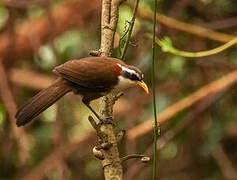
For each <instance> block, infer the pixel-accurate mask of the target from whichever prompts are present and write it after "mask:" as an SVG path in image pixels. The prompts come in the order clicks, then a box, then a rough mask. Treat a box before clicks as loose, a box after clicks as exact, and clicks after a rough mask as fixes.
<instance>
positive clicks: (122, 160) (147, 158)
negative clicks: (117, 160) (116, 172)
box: [121, 154, 150, 163]
mask: <svg viewBox="0 0 237 180" xmlns="http://www.w3.org/2000/svg"><path fill="white" fill-rule="evenodd" d="M129 159H140V160H141V162H143V163H147V162H149V161H150V157H149V156H145V155H141V154H131V155H127V156H125V157H123V158H121V162H122V163H123V162H125V161H127V160H129Z"/></svg>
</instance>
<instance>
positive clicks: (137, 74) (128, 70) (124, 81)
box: [117, 63, 149, 94]
mask: <svg viewBox="0 0 237 180" xmlns="http://www.w3.org/2000/svg"><path fill="white" fill-rule="evenodd" d="M117 66H118V67H119V68H120V71H119V76H118V79H119V82H118V85H117V88H119V89H123V88H127V87H129V86H132V85H139V86H140V87H142V88H143V89H144V91H145V92H146V93H147V94H149V89H148V87H147V85H146V83H145V82H144V81H143V78H144V75H143V73H142V72H141V71H140V70H139V69H138V68H136V67H134V66H129V65H126V64H119V63H117Z"/></svg>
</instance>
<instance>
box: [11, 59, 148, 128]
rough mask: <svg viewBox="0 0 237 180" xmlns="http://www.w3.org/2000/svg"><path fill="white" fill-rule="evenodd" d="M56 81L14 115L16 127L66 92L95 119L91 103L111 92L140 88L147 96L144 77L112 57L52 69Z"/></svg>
mask: <svg viewBox="0 0 237 180" xmlns="http://www.w3.org/2000/svg"><path fill="white" fill-rule="evenodd" d="M53 73H55V74H56V75H57V76H58V77H57V78H56V80H55V81H54V82H53V83H52V84H51V85H50V86H49V87H47V88H46V89H43V90H41V91H40V92H39V93H38V94H36V95H35V96H34V97H33V98H31V99H30V100H28V101H27V102H26V103H25V104H24V105H23V106H22V107H20V108H19V110H18V111H17V113H16V115H15V118H16V125H17V126H18V127H20V126H24V125H25V124H27V123H29V122H31V121H32V120H33V119H34V118H35V117H37V116H38V115H39V114H40V113H41V112H43V111H44V110H46V109H47V108H48V107H50V106H51V105H53V104H54V103H55V102H56V101H57V100H59V99H60V98H61V97H63V96H64V95H65V94H67V93H69V92H73V93H74V94H76V95H81V96H82V102H83V103H84V104H85V105H86V106H87V107H88V108H89V109H90V110H91V111H92V112H93V113H94V114H95V115H96V117H97V118H98V119H99V118H100V117H99V116H98V114H97V113H96V112H95V111H94V110H93V109H92V107H91V106H90V102H91V101H92V100H95V99H97V98H100V97H102V96H105V95H107V94H108V93H109V92H111V91H112V90H113V89H114V90H117V91H121V90H124V89H126V88H127V87H128V86H133V85H139V86H140V87H142V88H143V90H144V91H145V92H146V93H149V89H148V87H147V85H146V83H145V82H144V81H143V79H144V75H143V73H142V72H141V71H140V70H139V69H138V68H136V67H134V66H130V65H127V64H125V63H124V62H123V61H121V60H119V59H117V58H112V57H84V58H81V59H75V60H70V61H67V62H65V63H64V64H61V65H59V66H56V67H55V68H54V69H53Z"/></svg>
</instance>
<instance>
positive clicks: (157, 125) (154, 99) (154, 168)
mask: <svg viewBox="0 0 237 180" xmlns="http://www.w3.org/2000/svg"><path fill="white" fill-rule="evenodd" d="M156 9H157V0H155V7H154V19H153V39H152V72H151V73H152V74H151V78H152V95H153V110H154V135H153V136H154V156H153V171H152V172H153V173H152V179H153V180H156V179H157V160H158V157H157V156H158V155H157V139H158V136H159V134H160V128H159V124H158V121H157V113H156V88H155V86H156V84H155V77H156V76H155V50H156V49H155V46H156V42H155V38H156Z"/></svg>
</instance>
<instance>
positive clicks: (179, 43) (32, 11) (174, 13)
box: [0, 0, 237, 180]
mask: <svg viewBox="0 0 237 180" xmlns="http://www.w3.org/2000/svg"><path fill="white" fill-rule="evenodd" d="M62 2H64V1H62V0H52V1H50V5H51V6H56V5H57V6H60V3H62ZM236 2H237V1H235V0H216V1H215V0H198V1H179V0H167V1H159V3H160V4H159V9H158V11H159V13H160V12H161V13H164V14H165V15H168V16H170V17H172V18H175V19H178V20H181V21H185V22H188V23H192V24H196V25H202V26H207V27H209V28H211V29H214V30H216V31H220V32H223V33H226V34H232V35H236V34H237V30H236V23H235V22H234V21H232V22H231V21H229V18H236V17H237V5H236ZM141 3H142V4H144V8H149V9H153V8H151V7H152V6H153V3H154V1H153V0H145V1H141ZM85 8H88V7H85ZM18 11H19V12H18V16H17V20H19V21H17V26H20V25H21V23H23V22H27V21H28V20H29V19H33V18H34V19H37V18H38V17H44V15H45V14H46V13H47V10H46V9H45V7H44V6H33V7H31V8H25V9H18ZM78 13H83V12H78ZM93 15H94V14H93ZM97 15H99V13H98V14H97ZM94 16H95V15H94ZM131 17H132V9H130V8H129V7H128V6H127V5H122V6H121V7H120V17H119V22H118V28H117V34H116V38H117V39H116V42H118V41H119V39H120V38H121V37H122V36H123V35H124V33H125V31H126V28H127V26H128V21H130V20H131ZM8 18H9V7H8V6H7V5H4V4H2V3H0V30H1V33H2V31H5V29H4V27H5V25H6V23H7V20H8ZM68 21H70V20H68ZM84 21H85V22H84V26H83V27H81V28H76V27H73V28H72V29H70V30H67V31H65V32H63V33H62V34H59V35H57V37H56V38H55V39H53V40H52V42H48V43H46V44H42V45H41V47H40V48H39V50H38V51H36V52H34V53H35V54H33V55H32V58H31V59H21V60H20V61H17V63H15V64H12V66H10V67H13V68H14V69H21V70H25V71H34V72H35V73H38V74H43V75H49V74H50V75H52V73H51V70H52V69H53V68H54V67H55V66H56V65H58V64H61V63H64V62H66V61H68V60H70V59H75V58H81V57H85V56H87V55H88V53H89V51H90V50H93V49H98V47H99V44H100V26H99V25H100V18H99V16H95V17H94V19H92V22H88V20H87V19H86V20H84ZM218 22H219V24H218ZM220 22H221V23H223V22H225V23H227V24H228V26H225V27H224V28H222V27H221V25H222V24H220ZM65 23H68V22H65ZM32 28H34V27H32ZM215 28H216V29H215ZM52 29H53V26H52ZM151 32H152V22H150V21H147V20H144V19H141V18H138V19H136V23H135V27H134V30H133V34H132V39H131V42H130V44H129V48H128V51H127V54H126V58H125V59H126V63H128V64H133V65H135V66H137V67H139V68H140V69H142V71H143V72H144V74H145V82H146V83H147V84H148V85H149V87H150V84H151V83H150V79H151V77H150V69H151V67H150V64H151V63H150V62H151V57H152V56H151V55H152V49H151V47H152V46H151V39H150V38H148V37H147V34H150V33H151ZM17 33H18V32H17ZM0 37H1V34H0ZM157 37H159V39H160V40H161V41H160V43H161V44H162V45H161V46H162V49H160V48H157V53H156V54H157V60H158V61H157V67H158V68H157V72H156V74H157V77H156V78H157V99H156V102H157V109H158V112H159V113H161V112H162V111H163V110H165V109H166V108H167V107H169V106H171V105H172V104H173V103H175V102H177V101H179V100H182V99H183V98H185V97H187V96H188V95H190V94H192V93H193V92H195V91H197V90H198V89H199V88H202V87H203V86H205V85H206V84H208V83H210V82H212V81H215V80H216V79H218V78H220V77H222V76H223V75H225V74H227V73H229V72H231V71H233V70H236V63H237V51H236V46H233V47H231V48H229V49H227V50H225V51H224V52H222V53H219V54H215V55H212V56H208V57H202V58H197V59H195V60H193V61H192V59H190V58H187V57H182V56H179V54H178V53H177V52H176V50H177V49H178V50H183V51H189V52H199V51H203V50H209V49H213V48H215V47H218V46H220V45H221V44H222V43H219V42H214V41H212V40H208V39H204V38H200V37H197V36H195V35H192V34H188V33H186V32H181V31H178V30H175V29H172V28H169V27H166V26H164V25H163V24H159V23H158V28H157ZM36 40H37V39H36ZM115 44H116V43H115ZM0 46H1V44H0ZM176 47H177V49H175V48H176ZM116 48H118V46H116ZM174 51H175V52H174ZM170 52H174V54H171V53H170ZM11 53H14V51H12V52H11ZM9 70H10V71H9V73H10V72H11V69H9ZM19 78H20V77H19ZM10 85H11V87H12V89H13V94H14V98H15V100H16V102H17V105H18V106H20V105H22V104H23V103H24V102H25V101H26V100H27V99H28V98H30V97H32V96H33V95H34V94H36V93H37V91H36V90H32V89H31V88H29V87H22V86H21V85H20V84H15V83H14V82H12V81H10ZM236 91H237V87H236V86H233V87H231V88H230V89H228V90H227V91H226V92H223V94H222V95H221V96H220V97H218V98H217V99H215V100H214V102H212V104H211V105H210V106H207V107H206V108H205V109H204V110H203V111H201V112H199V113H197V111H198V110H199V109H198V108H200V104H199V106H198V105H194V106H191V107H189V108H188V109H186V110H184V111H182V112H180V113H178V114H177V115H175V116H174V117H172V118H171V119H170V120H169V121H168V122H166V123H164V124H162V127H161V129H162V130H161V133H162V134H161V138H162V135H164V134H165V133H166V132H170V133H171V134H172V133H175V135H174V138H172V139H170V140H169V141H168V142H167V144H166V145H165V146H164V147H163V148H162V149H161V150H160V151H159V173H160V179H161V180H163V179H164V180H167V179H174V180H189V179H194V180H200V179H204V180H212V179H213V180H214V179H215V180H219V179H220V180H221V179H226V177H225V174H224V172H223V171H224V169H223V168H222V167H221V166H219V164H220V163H223V164H225V163H226V162H225V160H223V159H222V161H220V162H219V159H218V158H216V157H215V156H213V152H215V151H216V149H217V148H219V147H222V148H223V149H224V150H225V152H226V154H225V155H226V156H227V157H228V160H229V161H230V162H231V163H232V165H233V168H234V169H235V167H236V164H237V156H236V150H237V143H236V142H237V141H236V138H237V133H236V132H237V123H236V122H235V121H236V119H237V103H236V102H237V93H236ZM203 101H204V102H205V101H208V99H204V100H203ZM203 101H202V102H203ZM199 103H200V102H199ZM204 104H205V103H204ZM92 105H93V107H95V109H96V111H98V106H99V103H98V101H96V102H93V103H92ZM114 113H115V119H116V120H117V122H118V126H117V128H116V131H119V130H121V129H126V130H129V129H132V128H133V127H136V125H138V124H140V123H142V122H145V121H147V120H149V119H151V117H152V103H151V97H150V96H146V95H145V94H144V93H143V92H142V91H141V89H139V88H133V89H129V90H128V91H126V93H125V95H124V97H122V98H121V99H120V100H119V101H118V102H117V103H116V108H115V110H114ZM195 113H196V114H195ZM89 114H90V112H89V111H88V110H87V109H86V108H85V107H84V105H83V104H82V103H81V99H80V97H75V96H72V95H68V96H65V97H64V98H63V99H62V100H61V101H60V102H59V103H58V104H57V105H54V106H52V107H51V108H49V109H48V110H47V111H45V112H44V113H43V114H42V115H40V116H39V117H37V118H36V120H35V121H34V122H33V123H32V124H30V125H29V126H27V127H26V128H25V131H26V133H27V137H28V141H29V144H28V145H26V146H27V151H28V152H29V153H30V157H29V159H28V161H27V163H26V164H22V162H21V160H20V157H19V149H18V146H17V141H16V140H15V138H14V137H15V135H14V132H13V130H12V128H11V124H10V121H9V118H8V112H7V110H6V107H5V106H4V105H3V103H2V102H1V103H0V180H15V179H19V178H20V177H23V176H25V175H27V174H28V173H30V172H32V171H33V170H34V168H37V167H38V166H39V164H40V163H41V162H42V161H43V160H44V159H46V158H48V157H49V156H50V155H51V153H55V150H58V149H59V148H61V147H62V146H68V144H70V143H75V142H77V143H78V142H81V141H83V140H84V138H86V137H87V136H92V137H95V136H96V135H95V133H91V130H92V127H91V125H90V124H89V122H88V121H87V118H88V115H89ZM192 115H194V116H195V117H193V118H190V117H192ZM187 119H188V120H189V119H191V121H190V123H187V125H186V126H185V123H186V120H187ZM158 120H159V119H158ZM117 122H116V123H117ZM183 126H184V127H183ZM179 128H180V129H179ZM177 129H179V130H178V131H177ZM19 139H20V140H22V139H21V137H19ZM158 142H159V140H158ZM78 144H80V143H78ZM88 144H89V145H88ZM151 144H152V134H151V133H148V134H146V135H144V136H142V137H139V138H138V139H136V140H134V141H133V142H129V143H127V141H126V139H125V140H124V141H122V143H121V144H120V145H119V146H120V147H119V148H120V150H121V157H123V156H125V155H127V154H133V153H140V154H142V153H144V154H146V153H147V151H148V150H149V147H151ZM95 145H96V142H95V141H94V140H93V141H92V140H91V139H89V140H88V141H86V142H83V143H82V144H80V146H78V147H77V148H76V150H74V151H73V153H69V155H67V156H66V157H63V158H62V159H60V158H61V157H57V158H58V159H57V161H58V162H57V163H58V164H59V166H58V167H56V168H53V169H50V170H49V171H47V173H45V176H44V179H49V180H54V179H55V180H58V179H72V180H73V179H87V180H93V179H102V177H103V172H102V167H101V164H100V162H99V161H98V160H97V159H95V158H94V157H93V156H92V152H91V151H92V149H93V147H94V146H95ZM70 148H72V147H71V146H68V147H65V149H66V150H65V152H64V153H68V151H70V152H71V149H70ZM64 153H63V154H64ZM48 163H49V164H50V163H54V162H48ZM134 167H135V168H134ZM139 167H140V169H139ZM151 170H152V167H151V163H147V164H146V165H144V164H142V165H141V163H140V162H139V161H138V160H129V161H128V162H127V165H125V166H124V171H125V174H126V177H131V178H130V179H137V180H144V179H151ZM133 173H134V174H133ZM126 177H125V178H126Z"/></svg>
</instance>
